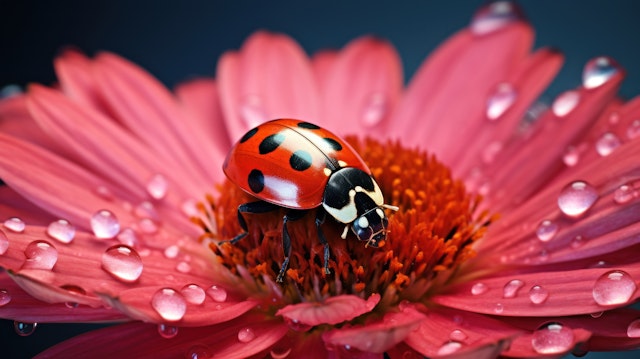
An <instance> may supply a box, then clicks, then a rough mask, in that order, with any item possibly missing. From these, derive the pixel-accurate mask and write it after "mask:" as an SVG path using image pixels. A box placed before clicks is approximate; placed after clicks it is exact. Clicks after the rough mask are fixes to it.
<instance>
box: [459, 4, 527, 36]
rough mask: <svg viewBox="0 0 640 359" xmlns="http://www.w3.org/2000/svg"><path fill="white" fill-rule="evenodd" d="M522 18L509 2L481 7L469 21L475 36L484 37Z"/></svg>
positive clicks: (518, 10) (519, 12) (514, 6)
mask: <svg viewBox="0 0 640 359" xmlns="http://www.w3.org/2000/svg"><path fill="white" fill-rule="evenodd" d="M521 18H522V15H521V11H520V9H518V8H517V7H516V5H515V4H513V3H511V2H509V1H496V2H493V3H490V4H487V5H485V6H483V7H481V8H480V9H479V10H478V11H477V12H476V13H475V14H474V16H473V19H472V20H471V24H470V29H471V32H473V33H474V34H476V35H486V34H489V33H491V32H494V31H496V30H499V29H501V28H503V27H505V26H507V25H509V24H511V23H513V22H515V21H517V20H519V19H521Z"/></svg>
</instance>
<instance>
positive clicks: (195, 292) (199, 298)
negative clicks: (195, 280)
mask: <svg viewBox="0 0 640 359" xmlns="http://www.w3.org/2000/svg"><path fill="white" fill-rule="evenodd" d="M180 294H182V296H183V297H184V299H186V300H187V302H189V303H191V304H197V305H200V304H202V303H204V299H205V296H206V294H205V292H204V289H202V287H200V286H199V285H197V284H187V285H185V286H184V287H182V289H180Z"/></svg>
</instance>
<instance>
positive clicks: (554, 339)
mask: <svg viewBox="0 0 640 359" xmlns="http://www.w3.org/2000/svg"><path fill="white" fill-rule="evenodd" d="M531 347H532V348H533V350H535V351H536V353H539V354H560V353H564V352H567V351H569V350H571V348H572V347H573V330H571V328H567V327H565V326H563V325H562V324H560V323H548V324H545V325H543V326H542V327H540V328H538V329H537V330H536V331H534V332H533V336H532V337H531Z"/></svg>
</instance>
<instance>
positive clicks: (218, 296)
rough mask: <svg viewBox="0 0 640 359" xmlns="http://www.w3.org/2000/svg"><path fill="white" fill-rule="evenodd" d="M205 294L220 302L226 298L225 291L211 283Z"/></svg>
mask: <svg viewBox="0 0 640 359" xmlns="http://www.w3.org/2000/svg"><path fill="white" fill-rule="evenodd" d="M207 294H208V295H209V297H211V299H213V300H214V301H216V302H218V303H222V302H224V301H226V300H227V291H226V290H225V289H224V288H222V287H219V286H217V285H212V286H211V287H209V289H207Z"/></svg>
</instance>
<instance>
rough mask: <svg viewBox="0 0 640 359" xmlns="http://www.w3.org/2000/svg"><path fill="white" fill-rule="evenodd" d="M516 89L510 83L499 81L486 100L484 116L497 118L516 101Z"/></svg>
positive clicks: (492, 119) (490, 118)
mask: <svg viewBox="0 0 640 359" xmlns="http://www.w3.org/2000/svg"><path fill="white" fill-rule="evenodd" d="M517 95H518V94H517V93H516V90H515V89H514V88H513V86H512V85H511V84H510V83H506V82H503V83H500V84H498V86H497V87H496V89H495V91H494V92H493V94H492V95H491V96H489V99H488V100H487V109H486V116H487V118H488V119H489V120H491V121H494V120H497V119H499V118H500V117H501V116H502V115H503V114H504V113H505V112H506V111H507V110H508V109H509V108H510V107H511V106H512V105H513V103H514V102H515V101H516V98H517Z"/></svg>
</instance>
